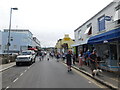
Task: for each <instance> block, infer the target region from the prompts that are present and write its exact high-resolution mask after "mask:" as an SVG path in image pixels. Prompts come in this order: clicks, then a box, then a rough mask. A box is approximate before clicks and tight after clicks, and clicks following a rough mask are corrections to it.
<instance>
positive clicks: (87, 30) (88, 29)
mask: <svg viewBox="0 0 120 90" xmlns="http://www.w3.org/2000/svg"><path fill="white" fill-rule="evenodd" d="M90 28H91V26H90V27H88V28H87V29H86V31H85V33H84V34H87V33H88V32H89V31H90Z"/></svg>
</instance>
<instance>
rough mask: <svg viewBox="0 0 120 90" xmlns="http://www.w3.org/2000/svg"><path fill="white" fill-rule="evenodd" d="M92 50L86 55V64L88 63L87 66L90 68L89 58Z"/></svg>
mask: <svg viewBox="0 0 120 90" xmlns="http://www.w3.org/2000/svg"><path fill="white" fill-rule="evenodd" d="M90 54H91V53H90V50H89V49H88V50H87V52H86V53H85V62H86V65H87V66H89V64H90V63H89V62H90V61H89V56H90Z"/></svg>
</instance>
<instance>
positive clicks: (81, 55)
mask: <svg viewBox="0 0 120 90" xmlns="http://www.w3.org/2000/svg"><path fill="white" fill-rule="evenodd" d="M78 59H79V63H78V66H79V69H81V68H82V66H83V52H82V50H80V54H79V55H78Z"/></svg>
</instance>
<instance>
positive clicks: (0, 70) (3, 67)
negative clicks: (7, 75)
mask: <svg viewBox="0 0 120 90" xmlns="http://www.w3.org/2000/svg"><path fill="white" fill-rule="evenodd" d="M15 65H16V63H15V62H11V63H7V64H2V65H0V72H3V71H4V70H7V69H9V68H11V67H13V66H15Z"/></svg>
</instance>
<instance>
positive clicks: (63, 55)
mask: <svg viewBox="0 0 120 90" xmlns="http://www.w3.org/2000/svg"><path fill="white" fill-rule="evenodd" d="M62 59H63V61H65V54H64V53H62Z"/></svg>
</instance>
